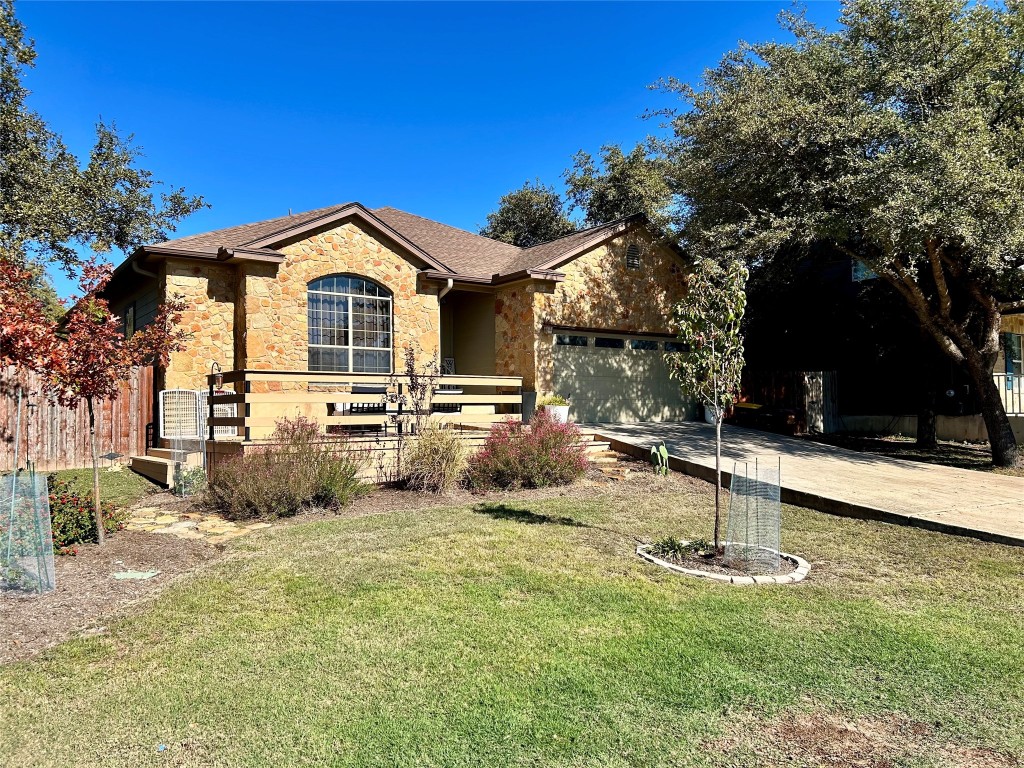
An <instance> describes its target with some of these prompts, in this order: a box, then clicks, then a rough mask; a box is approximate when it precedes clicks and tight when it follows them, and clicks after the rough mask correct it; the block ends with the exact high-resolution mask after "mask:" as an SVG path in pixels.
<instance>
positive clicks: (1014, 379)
mask: <svg viewBox="0 0 1024 768" xmlns="http://www.w3.org/2000/svg"><path fill="white" fill-rule="evenodd" d="M747 317H748V320H749V322H748V327H747V329H746V344H745V348H746V355H747V369H746V371H745V373H744V377H745V381H744V384H745V387H746V395H747V397H748V398H749V399H750V400H752V401H754V402H761V403H767V404H769V405H774V406H778V407H796V408H799V400H800V398H799V394H800V393H799V392H798V391H792V390H798V389H799V388H798V387H792V386H789V387H787V386H785V385H786V384H789V383H791V381H792V377H787V375H786V374H790V373H792V372H798V371H822V372H832V373H834V376H832V377H831V380H832V381H833V382H834V386H832V387H831V388H830V389H829V391H828V396H830V397H832V398H834V402H832V403H829V404H828V405H829V406H830V408H831V410H833V411H834V412H836V413H837V414H838V419H837V423H836V427H837V428H838V429H839V430H848V431H854V432H856V431H865V432H901V433H903V434H911V435H912V434H915V432H916V414H917V413H918V412H919V411H920V410H922V409H923V408H924V407H926V405H927V404H929V403H931V404H932V406H933V407H934V408H935V411H936V413H937V414H938V415H939V419H938V431H939V436H940V437H941V438H944V439H959V440H965V439H969V440H982V439H986V437H987V435H986V432H985V426H984V422H983V420H982V418H981V416H980V404H979V402H978V398H977V396H976V393H975V392H974V387H973V384H972V383H971V380H970V378H969V377H968V376H967V375H966V373H965V372H964V371H963V370H962V369H961V368H960V367H959V366H957V365H956V364H955V363H954V362H952V361H951V360H950V359H949V358H948V357H947V356H946V355H944V354H943V353H942V352H941V351H940V350H939V349H938V347H937V345H936V344H935V343H934V341H933V340H932V339H931V338H929V337H927V336H926V335H925V334H924V333H923V332H922V331H921V329H920V324H919V323H918V321H917V320H916V318H914V317H913V316H912V314H911V313H910V312H909V310H908V309H907V308H906V306H905V305H904V304H903V301H902V299H901V298H900V297H899V296H897V295H896V293H895V292H894V291H892V290H891V289H890V288H889V287H888V286H887V285H886V284H884V283H883V282H882V281H880V280H878V279H877V278H875V277H874V276H873V274H871V273H870V272H868V271H866V270H864V269H863V268H862V267H860V266H859V265H858V264H856V263H851V261H850V259H849V258H848V257H846V256H840V255H838V254H829V253H817V254H815V257H814V258H812V259H807V260H805V261H804V262H801V263H800V264H799V265H798V266H797V268H795V269H794V271H793V274H792V275H791V276H789V277H788V278H787V279H786V280H775V281H772V282H763V283H760V284H755V285H754V287H753V289H752V292H751V296H750V303H749V305H748V316H747ZM1022 334H1024V314H1019V313H1018V314H1009V315H1005V316H1004V317H1003V320H1002V333H1001V336H1000V339H1001V350H1002V351H1001V353H1000V356H999V358H998V360H997V361H996V364H995V367H994V369H993V376H994V377H995V378H996V380H997V382H998V383H999V384H1000V389H1001V391H1002V392H1003V401H1004V404H1005V406H1006V409H1007V412H1008V413H1010V414H1011V415H1012V414H1018V415H1020V414H1024V410H1022V406H1024V402H1022V396H1021V391H1022V376H1021V373H1022V371H1021V362H1020V350H1021V338H1022ZM1007 374H1010V375H1009V376H1007ZM780 382H781V384H780ZM773 396H774V399H773ZM1011 421H1012V423H1013V424H1014V429H1015V431H1017V433H1018V435H1021V436H1024V419H1022V418H1020V416H1017V417H1015V418H1014V419H1011Z"/></svg>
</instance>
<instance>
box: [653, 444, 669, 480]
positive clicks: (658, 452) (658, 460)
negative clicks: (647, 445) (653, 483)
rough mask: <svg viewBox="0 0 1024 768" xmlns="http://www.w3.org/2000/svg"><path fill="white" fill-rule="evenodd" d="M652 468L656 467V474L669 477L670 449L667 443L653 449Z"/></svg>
mask: <svg viewBox="0 0 1024 768" xmlns="http://www.w3.org/2000/svg"><path fill="white" fill-rule="evenodd" d="M651 466H652V467H654V474H656V475H661V476H662V477H668V449H667V448H665V443H662V444H661V445H659V446H658V447H657V448H651Z"/></svg>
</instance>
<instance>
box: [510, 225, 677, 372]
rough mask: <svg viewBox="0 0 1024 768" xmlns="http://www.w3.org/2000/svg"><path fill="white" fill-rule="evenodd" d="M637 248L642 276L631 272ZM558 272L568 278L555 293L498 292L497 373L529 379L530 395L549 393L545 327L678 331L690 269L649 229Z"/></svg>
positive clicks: (532, 287) (534, 287)
mask: <svg viewBox="0 0 1024 768" xmlns="http://www.w3.org/2000/svg"><path fill="white" fill-rule="evenodd" d="M631 243H636V244H637V245H638V246H640V252H641V255H640V269H638V270H630V269H627V268H626V249H627V248H628V247H629V245H630V244H631ZM558 269H559V271H561V272H563V273H564V274H565V280H564V281H563V282H561V283H557V284H555V286H554V288H551V287H545V286H544V284H541V283H533V284H520V285H514V286H509V287H507V288H503V289H501V290H500V291H499V292H498V294H497V300H496V302H495V345H496V352H497V361H496V362H497V364H496V367H497V371H496V373H497V374H498V375H506V376H522V377H523V387H524V389H526V390H528V391H529V390H533V391H537V392H548V391H550V388H551V375H552V370H551V369H552V362H551V348H552V344H553V342H554V338H553V335H552V334H545V333H543V332H542V327H543V325H544V324H545V323H552V324H554V325H572V326H578V327H582V328H600V329H602V330H608V331H618V332H620V333H638V332H647V333H670V332H671V331H672V305H673V304H675V303H676V302H678V301H679V300H681V299H682V298H683V296H684V295H685V271H684V268H683V264H682V262H681V260H680V259H679V257H678V256H677V255H675V254H674V253H672V252H671V251H669V250H668V249H666V248H663V247H660V246H657V245H655V244H654V243H653V242H652V241H651V239H650V237H649V236H648V235H647V234H646V233H645V232H643V231H642V230H633V231H631V232H625V233H623V234H621V235H619V236H618V237H616V238H614V239H612V240H609V241H608V242H606V243H604V244H602V245H600V246H598V247H596V248H594V249H592V250H590V251H588V252H587V253H584V254H583V255H581V256H578V257H577V258H575V259H574V260H572V261H570V262H568V263H566V264H564V265H562V266H561V267H558ZM548 285H549V286H550V284H548Z"/></svg>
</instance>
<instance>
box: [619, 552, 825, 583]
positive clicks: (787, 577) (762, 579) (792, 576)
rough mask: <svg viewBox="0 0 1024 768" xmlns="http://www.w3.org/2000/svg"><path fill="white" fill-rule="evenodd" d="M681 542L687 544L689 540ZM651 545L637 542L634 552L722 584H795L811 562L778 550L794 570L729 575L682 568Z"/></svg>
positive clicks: (801, 577) (658, 563) (674, 569)
mask: <svg viewBox="0 0 1024 768" xmlns="http://www.w3.org/2000/svg"><path fill="white" fill-rule="evenodd" d="M683 543H684V544H689V542H683ZM653 546H654V545H653V544H639V545H637V548H636V553H637V554H638V555H640V557H642V558H643V559H644V560H646V561H647V562H649V563H654V564H655V565H660V566H661V567H662V568H667V569H668V570H670V571H675V572H676V573H682V574H684V575H686V576H695V577H696V578H698V579H710V580H712V581H720V582H722V583H724V584H739V585H753V584H796V583H797V582H798V581H803V580H804V579H805V578H806V577H807V574H808V573H810V571H811V564H810V563H808V562H807V561H806V560H804V559H803V558H802V557H798V556H797V555H788V554H786V553H785V552H780V553H779V557H781V558H782V559H783V560H788V561H789V562H791V563H792V564H793V565H794V566H795V570H794V571H793V572H792V573H784V574H780V575H778V576H730V575H729V574H727V573H713V572H712V571H700V570H697V569H696V568H683V567H682V566H681V565H676V564H675V563H670V562H669V561H668V560H662V559H661V558H660V557H656V556H655V555H652V554H651V553H650V551H649V550H650V548H651V547H653Z"/></svg>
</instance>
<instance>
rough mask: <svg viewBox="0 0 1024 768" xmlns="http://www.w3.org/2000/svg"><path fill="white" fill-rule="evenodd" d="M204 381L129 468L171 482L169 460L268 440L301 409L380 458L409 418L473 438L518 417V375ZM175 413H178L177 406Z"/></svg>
mask: <svg viewBox="0 0 1024 768" xmlns="http://www.w3.org/2000/svg"><path fill="white" fill-rule="evenodd" d="M208 386H209V390H208V392H204V393H199V392H195V393H194V394H195V395H196V403H197V404H198V406H197V408H196V409H195V411H194V412H195V414H196V415H195V417H194V419H193V420H192V424H191V425H186V426H181V425H180V424H176V425H175V428H176V431H175V432H173V436H172V432H171V431H169V430H165V429H163V426H165V425H162V428H161V431H160V434H161V438H160V440H159V443H158V445H156V446H153V447H151V448H149V449H148V450H147V452H146V455H145V456H133V457H132V464H131V466H132V468H133V469H135V470H136V471H138V472H140V473H141V474H144V475H146V476H147V477H149V478H150V479H152V480H154V481H155V482H158V483H160V484H162V485H170V484H171V483H172V482H173V477H174V472H175V469H176V467H177V468H180V467H183V466H204V465H205V466H206V468H207V469H209V468H211V467H213V466H214V465H215V464H216V462H217V461H218V460H222V459H224V458H226V457H228V456H234V455H238V454H240V453H243V452H244V451H245V450H246V448H248V447H251V446H258V445H267V444H269V443H271V442H272V440H273V432H274V429H275V426H276V425H277V423H278V421H280V420H282V419H286V418H297V417H302V418H306V419H309V420H311V421H315V422H316V423H317V424H319V425H320V428H321V431H322V432H323V433H324V434H325V436H327V435H331V436H332V437H333V436H344V437H347V438H348V440H347V443H348V444H349V445H350V446H351V447H352V449H354V450H359V451H365V452H367V453H368V454H372V455H373V457H374V458H375V459H378V461H376V462H374V463H375V464H377V465H378V466H379V457H380V456H381V455H383V456H390V455H391V454H393V452H394V447H395V444H396V442H397V441H398V440H399V439H401V437H403V436H405V435H407V434H409V432H410V431H412V430H413V429H415V425H416V424H423V423H424V422H432V423H443V424H448V425H450V426H451V427H452V428H454V429H457V430H458V431H459V432H460V433H461V435H462V437H463V439H465V440H466V441H467V442H469V443H471V444H472V445H473V446H476V445H479V444H481V443H482V442H483V440H484V439H485V437H486V430H487V429H489V427H490V425H491V424H493V423H495V422H499V421H503V420H507V419H512V420H521V419H522V403H523V396H522V379H521V378H520V377H517V376H472V375H440V376H436V377H433V378H429V377H410V376H408V375H399V374H392V375H386V374H368V373H333V372H316V371H263V370H237V371H224V372H223V373H218V374H214V375H211V376H209V377H208ZM186 410H188V409H186ZM179 411H180V409H179ZM174 416H175V417H176V418H177V420H178V421H179V422H180V421H181V414H180V412H177V413H175V414H174ZM160 418H161V419H162V420H163V419H166V418H167V415H166V414H164V413H161V414H160Z"/></svg>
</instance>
